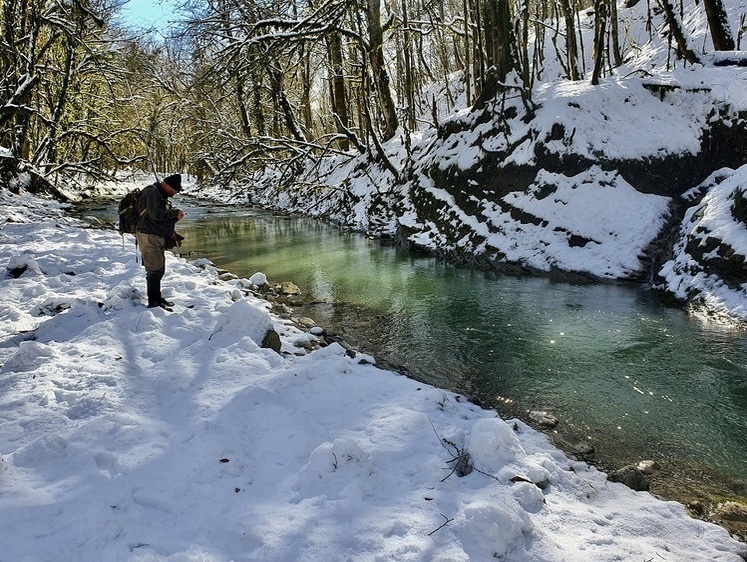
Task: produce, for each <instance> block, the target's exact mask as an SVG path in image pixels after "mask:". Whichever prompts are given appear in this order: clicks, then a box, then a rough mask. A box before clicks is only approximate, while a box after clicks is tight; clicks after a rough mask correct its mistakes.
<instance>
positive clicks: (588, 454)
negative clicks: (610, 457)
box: [550, 435, 594, 462]
mask: <svg viewBox="0 0 747 562" xmlns="http://www.w3.org/2000/svg"><path fill="white" fill-rule="evenodd" d="M550 437H551V438H552V441H553V443H554V444H555V446H556V447H558V448H559V449H561V450H562V451H563V452H565V454H567V455H568V456H570V457H572V458H574V459H576V460H580V461H587V462H588V461H591V460H593V459H594V446H593V445H592V444H591V443H589V442H588V441H584V440H583V439H575V438H573V437H566V436H563V435H551V436H550Z"/></svg>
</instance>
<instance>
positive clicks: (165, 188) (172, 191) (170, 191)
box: [161, 182, 179, 197]
mask: <svg viewBox="0 0 747 562" xmlns="http://www.w3.org/2000/svg"><path fill="white" fill-rule="evenodd" d="M161 187H162V189H163V192H164V193H165V194H166V197H173V196H174V195H176V194H177V193H179V192H178V191H177V190H176V189H174V188H173V187H171V186H170V185H169V184H167V183H166V182H163V183H161Z"/></svg>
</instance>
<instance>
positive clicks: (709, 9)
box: [703, 0, 734, 51]
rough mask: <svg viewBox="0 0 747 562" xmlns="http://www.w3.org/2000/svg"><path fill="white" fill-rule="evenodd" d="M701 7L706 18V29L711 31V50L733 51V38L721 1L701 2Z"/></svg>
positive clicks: (709, 0)
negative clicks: (703, 8)
mask: <svg viewBox="0 0 747 562" xmlns="http://www.w3.org/2000/svg"><path fill="white" fill-rule="evenodd" d="M703 6H704V7H705V12H706V17H707V18H708V28H709V29H710V30H711V38H712V39H713V48H714V49H715V50H717V51H733V50H734V37H733V36H732V34H731V28H730V27H729V18H728V17H727V15H726V10H725V9H724V4H723V3H722V2H721V0H703Z"/></svg>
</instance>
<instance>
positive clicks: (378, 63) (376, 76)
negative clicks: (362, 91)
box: [367, 0, 399, 141]
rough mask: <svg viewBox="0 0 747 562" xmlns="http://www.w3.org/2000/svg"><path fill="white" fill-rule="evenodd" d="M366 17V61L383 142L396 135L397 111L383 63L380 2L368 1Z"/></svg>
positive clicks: (375, 0) (379, 0)
mask: <svg viewBox="0 0 747 562" xmlns="http://www.w3.org/2000/svg"><path fill="white" fill-rule="evenodd" d="M367 16H368V41H369V52H368V59H369V63H370V64H371V74H372V76H373V81H374V84H375V86H376V91H377V92H378V96H379V102H380V104H381V114H382V115H381V117H382V121H383V127H382V131H381V136H382V140H383V141H388V140H389V139H391V138H392V137H394V135H395V134H396V132H397V127H398V126H399V121H398V119H397V111H396V109H395V107H394V100H393V99H392V91H391V88H390V85H389V75H388V73H387V71H386V65H385V63H384V32H383V30H382V28H381V0H369V2H368V14H367Z"/></svg>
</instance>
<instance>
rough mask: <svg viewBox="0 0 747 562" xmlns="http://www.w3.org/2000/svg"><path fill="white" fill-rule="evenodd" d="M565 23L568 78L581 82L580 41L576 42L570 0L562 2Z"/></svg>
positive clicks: (573, 13) (561, 0)
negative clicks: (579, 64)
mask: <svg viewBox="0 0 747 562" xmlns="http://www.w3.org/2000/svg"><path fill="white" fill-rule="evenodd" d="M560 7H561V9H562V11H563V20H564V21H565V48H566V59H567V61H568V78H570V79H571V80H580V79H581V73H580V72H579V70H578V41H577V40H576V25H575V23H574V19H573V18H574V17H575V15H576V14H575V12H574V11H573V10H572V9H571V3H570V2H569V0H560Z"/></svg>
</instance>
